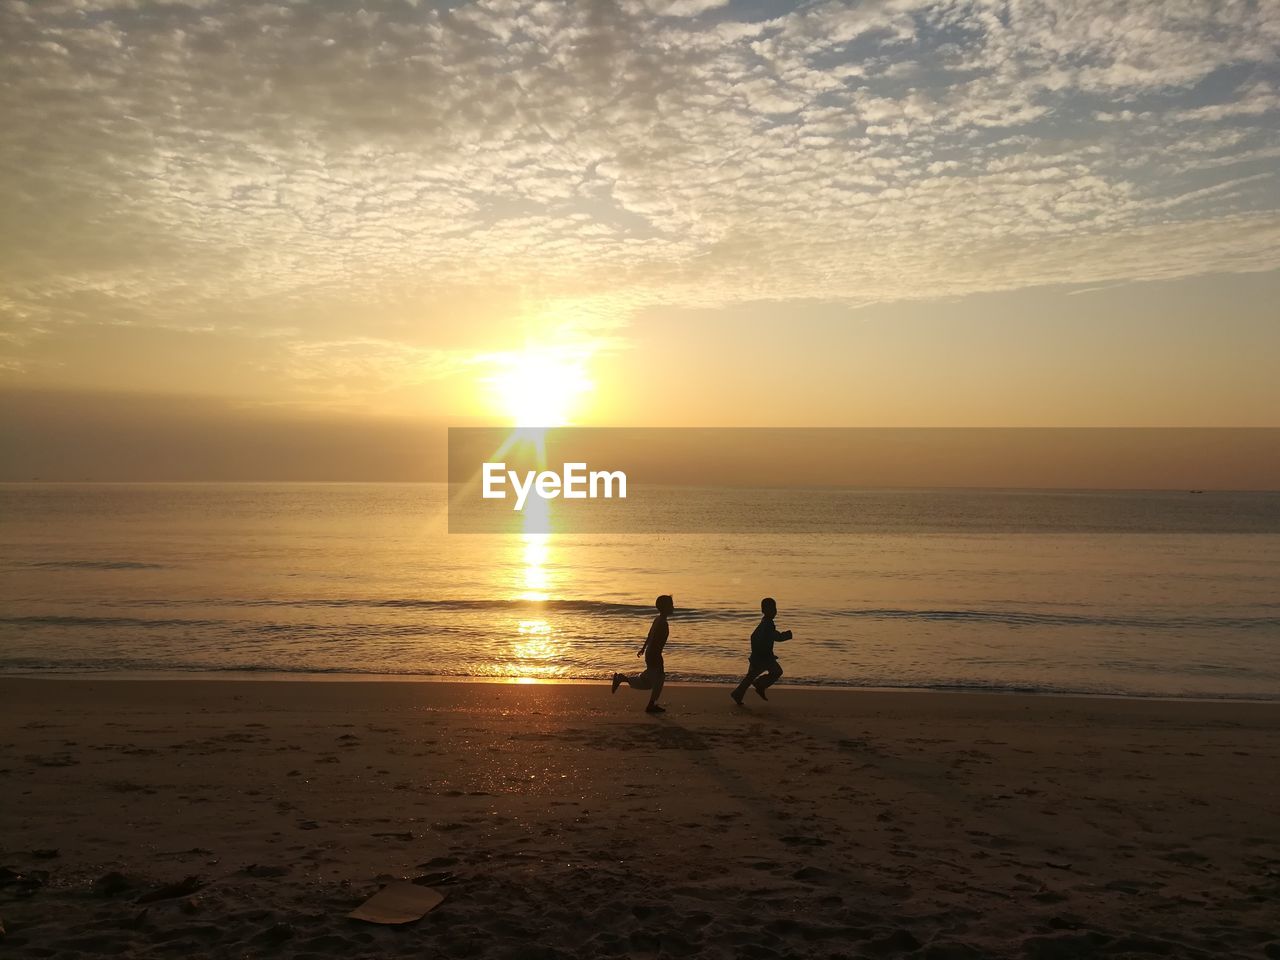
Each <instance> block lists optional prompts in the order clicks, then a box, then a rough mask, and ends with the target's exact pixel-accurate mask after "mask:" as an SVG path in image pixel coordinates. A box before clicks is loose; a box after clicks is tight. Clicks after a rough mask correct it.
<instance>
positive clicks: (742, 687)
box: [729, 663, 764, 703]
mask: <svg viewBox="0 0 1280 960" xmlns="http://www.w3.org/2000/svg"><path fill="white" fill-rule="evenodd" d="M763 671H764V667H762V666H757V665H756V664H754V663H753V664H751V665H749V666H748V667H747V675H746V676H745V677H743V678H742V682H741V683H740V684H738V685H737V686H736V687H735V688H734V690H733V693H731V694H729V696H731V697H733V699H735V700H737V701H738V702H739V703H741V702H742V698H743V697H744V696H746V694H747V688H748V687H750V686H751V683H752V681H753V680H755V678H756V677H758V676H760V674H761V673H762V672H763Z"/></svg>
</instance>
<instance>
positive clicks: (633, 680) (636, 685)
mask: <svg viewBox="0 0 1280 960" xmlns="http://www.w3.org/2000/svg"><path fill="white" fill-rule="evenodd" d="M626 683H627V686H629V687H630V688H631V689H632V690H648V689H649V688H650V687H652V686H653V674H652V673H650V672H649V671H648V670H646V671H645V672H644V673H637V674H636V675H635V676H634V677H627V678H626Z"/></svg>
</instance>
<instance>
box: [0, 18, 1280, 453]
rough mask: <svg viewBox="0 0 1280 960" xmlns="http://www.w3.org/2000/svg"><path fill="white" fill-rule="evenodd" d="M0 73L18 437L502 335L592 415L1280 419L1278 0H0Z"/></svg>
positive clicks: (410, 367)
mask: <svg viewBox="0 0 1280 960" xmlns="http://www.w3.org/2000/svg"><path fill="white" fill-rule="evenodd" d="M0 78H2V81H3V82H2V83H0V129H2V130H3V136H0V386H2V387H3V389H4V395H5V396H6V397H8V398H9V399H8V401H6V405H7V406H8V407H9V410H10V411H11V416H10V418H9V421H8V422H9V429H10V430H12V429H13V423H14V421H15V419H21V420H23V422H26V423H31V422H34V419H38V418H39V417H41V416H47V417H52V418H54V419H57V418H59V417H61V418H62V421H60V422H63V421H69V420H76V419H77V417H79V416H80V414H79V413H77V411H84V410H97V411H101V410H103V409H106V407H108V406H110V407H111V408H112V409H118V411H119V417H120V418H122V419H123V420H127V421H129V422H133V423H142V422H144V421H146V419H147V417H148V416H164V415H172V411H174V410H175V409H178V408H179V407H181V408H182V409H184V410H187V409H190V410H195V409H199V410H200V411H202V412H201V416H204V417H206V418H211V419H213V420H216V419H217V418H218V417H219V416H221V415H225V416H226V417H228V418H231V419H235V418H236V417H241V418H243V417H250V418H252V417H259V418H260V419H261V418H264V417H266V418H269V417H285V416H287V417H304V416H305V417H311V418H315V417H330V418H334V422H335V423H337V422H338V421H339V420H340V421H341V423H342V429H343V430H355V431H357V432H358V431H359V429H360V427H359V424H360V423H361V422H367V423H369V424H373V423H374V422H375V421H376V422H377V424H378V425H379V429H382V428H384V427H385V428H387V429H391V427H388V426H387V425H388V424H394V423H395V422H398V421H400V420H404V421H405V422H410V421H412V422H417V421H420V420H421V421H427V420H429V421H431V422H433V423H444V422H462V421H465V420H467V419H468V418H471V419H474V418H477V417H485V416H490V417H492V416H495V415H505V414H508V413H510V411H509V410H504V409H502V404H503V402H504V401H503V400H502V391H501V390H500V389H499V390H497V391H496V392H495V390H494V383H495V382H497V383H498V384H499V385H501V384H502V383H503V382H504V381H503V377H504V376H508V383H509V373H510V370H511V368H512V367H513V365H514V366H519V365H520V364H521V363H523V362H526V361H524V360H521V359H520V358H521V357H526V356H530V355H532V356H535V357H538V358H541V359H540V360H539V361H538V362H539V363H542V364H543V366H544V368H546V369H550V370H552V371H557V372H561V373H566V374H571V375H572V377H571V378H572V379H580V380H581V381H582V382H583V384H584V385H585V384H587V383H590V384H591V387H590V389H588V388H587V387H586V386H584V387H583V389H582V394H583V395H582V396H581V397H579V398H578V402H577V403H576V409H575V411H574V417H575V419H576V420H577V421H578V422H594V423H611V422H628V423H647V424H657V425H661V424H667V423H685V424H687V425H698V426H702V425H718V424H726V423H752V424H777V423H790V424H803V425H829V424H849V425H856V424H875V425H887V426H896V425H902V424H922V425H952V424H984V423H986V424H1002V425H1021V424H1026V423H1034V424H1073V425H1075V424H1078V425H1094V424H1116V425H1176V424H1188V425H1192V424H1198V425H1206V424H1209V425H1226V424H1233V425H1280V401H1278V400H1277V391H1275V389H1274V382H1275V381H1276V379H1277V378H1278V377H1280V362H1278V361H1277V360H1276V358H1277V357H1280V324H1278V323H1277V321H1276V317H1275V311H1276V306H1275V304H1276V303H1278V302H1280V271H1278V268H1280V2H1277V0H1255V2H1230V0H1227V2H1199V0H1153V2H1124V0H1062V2H1056V3H1041V2H1035V0H1025V2H1017V0H1011V2H990V3H984V2H978V3H967V2H942V3H935V2H916V0H890V2H813V3H801V4H792V5H785V4H775V3H764V2H760V0H732V2H719V0H671V2H660V0H592V2H582V3H575V2H564V3H561V2H545V0H543V2H534V3H524V2H517V0H489V2H478V3H453V2H447V3H442V2H432V0H367V2H364V3H363V4H361V3H359V2H356V0H344V2H338V0H325V2H321V0H280V2H274V3H250V2H231V0H29V2H23V0H0ZM504 371H505V373H504ZM557 379H564V378H562V377H557ZM508 393H509V391H508ZM495 396H496V399H495ZM509 401H510V397H509V396H508V397H507V401H505V402H508V403H509ZM13 411H19V413H18V414H13V413H12V412H13ZM219 411H221V413H219ZM33 418H34V419H33ZM362 418H363V421H362ZM264 422H265V421H264ZM24 449H25V448H24Z"/></svg>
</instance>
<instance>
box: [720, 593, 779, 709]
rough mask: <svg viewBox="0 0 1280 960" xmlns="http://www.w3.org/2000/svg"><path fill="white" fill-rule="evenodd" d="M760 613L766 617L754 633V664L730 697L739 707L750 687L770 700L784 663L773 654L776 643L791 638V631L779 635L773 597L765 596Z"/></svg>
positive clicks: (752, 645) (752, 662)
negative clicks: (767, 691)
mask: <svg viewBox="0 0 1280 960" xmlns="http://www.w3.org/2000/svg"><path fill="white" fill-rule="evenodd" d="M760 612H761V613H763V614H764V616H763V617H761V618H760V626H758V627H756V628H755V630H754V631H752V634H751V662H750V664H749V665H748V666H747V675H746V676H745V677H743V678H742V682H741V683H740V684H738V686H737V687H736V688H735V689H734V691H733V693H731V694H729V696H731V697H733V702H734V703H736V704H737V705H738V706H742V698H743V696H744V695H745V694H746V692H747V687H750V686H754V687H755V688H756V693H758V694H760V696H761V698H763V699H765V700H768V699H769V698H768V697H767V696H765V691H766V690H768V689H769V688H770V687H771V686H773V685H774V684H775V683H777V682H778V678H779V677H781V676H782V664H780V663H779V662H778V658H777V657H775V656H774V655H773V644H774V641H778V642H782V641H785V640H790V639H791V631H790V630H784V631H783V632H781V633H779V632H778V628H777V627H775V626H774V625H773V618H774V617H776V616H777V615H778V605H777V603H775V602H774V599H773V597H765V598H764V599H763V600H761V601H760Z"/></svg>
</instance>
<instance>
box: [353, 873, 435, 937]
mask: <svg viewBox="0 0 1280 960" xmlns="http://www.w3.org/2000/svg"><path fill="white" fill-rule="evenodd" d="M443 901H444V894H443V893H441V892H440V891H439V890H433V889H432V888H431V887H424V886H419V885H418V884H416V883H413V882H411V881H408V880H398V881H396V882H395V883H389V884H387V885H386V886H385V887H383V888H382V889H381V890H379V891H378V892H377V893H375V894H374V895H373V896H372V897H370V898H369V899H368V900H366V901H365V902H364V903H362V904H360V906H358V907H356V908H355V909H354V910H352V911H351V912H350V913H348V914H347V916H348V917H350V918H351V919H352V920H363V921H365V922H366V923H380V924H387V925H392V926H398V925H400V924H405V923H413V922H414V921H416V920H421V919H422V918H423V917H424V916H426V915H427V914H428V913H429V912H430V911H432V910H434V909H435V908H436V907H438V906H439V905H440V904H441V903H442V902H443Z"/></svg>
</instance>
